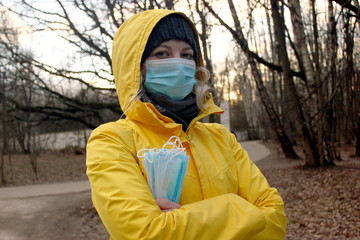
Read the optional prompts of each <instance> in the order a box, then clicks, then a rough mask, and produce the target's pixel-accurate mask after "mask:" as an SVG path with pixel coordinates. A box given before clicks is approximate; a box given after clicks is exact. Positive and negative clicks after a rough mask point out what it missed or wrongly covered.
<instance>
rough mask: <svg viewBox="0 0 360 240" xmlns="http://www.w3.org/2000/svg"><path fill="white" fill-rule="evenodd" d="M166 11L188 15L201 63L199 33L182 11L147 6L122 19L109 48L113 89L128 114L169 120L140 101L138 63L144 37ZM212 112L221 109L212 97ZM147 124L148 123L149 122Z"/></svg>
mask: <svg viewBox="0 0 360 240" xmlns="http://www.w3.org/2000/svg"><path fill="white" fill-rule="evenodd" d="M169 14H179V15H181V16H183V17H184V18H185V19H187V20H188V21H189V23H190V25H191V26H192V28H193V30H194V33H195V36H196V43H197V50H198V53H199V54H198V59H197V60H198V61H197V62H198V66H203V60H202V55H201V49H200V44H199V39H198V33H197V31H196V28H195V26H194V24H193V23H192V22H191V21H190V19H188V18H187V17H186V16H185V15H184V14H183V13H181V12H175V11H171V10H163V9H161V10H160V9H157V10H148V11H144V12H141V13H138V14H135V15H133V16H132V17H131V18H129V19H128V20H127V21H126V22H125V23H123V24H122V25H121V26H120V28H119V30H118V31H117V32H116V34H115V36H114V42H113V50H112V68H113V74H114V78H115V86H116V92H117V95H118V98H119V101H120V106H121V109H122V110H123V112H124V113H125V115H126V116H127V118H131V119H136V120H139V119H146V121H147V122H148V123H149V122H150V121H149V117H150V119H151V118H154V117H155V119H157V120H160V121H165V122H171V120H170V119H169V118H167V117H165V116H163V115H161V114H160V113H159V112H158V111H157V110H156V109H155V107H154V106H153V105H152V104H151V103H145V102H141V101H140V100H139V98H138V92H139V88H140V64H141V57H142V54H143V52H144V49H145V46H146V43H147V40H148V38H149V36H150V34H151V32H152V30H153V28H154V27H155V25H156V24H157V23H158V22H159V21H160V20H161V19H162V18H164V17H165V16H167V15H169ZM208 103H209V104H208V105H209V107H208V108H207V109H209V108H217V110H215V109H213V110H212V111H211V112H209V113H207V115H208V114H211V113H215V112H219V111H221V109H220V108H218V107H217V106H216V105H215V104H214V102H213V101H212V99H210V100H209V101H208ZM149 124H150V123H149Z"/></svg>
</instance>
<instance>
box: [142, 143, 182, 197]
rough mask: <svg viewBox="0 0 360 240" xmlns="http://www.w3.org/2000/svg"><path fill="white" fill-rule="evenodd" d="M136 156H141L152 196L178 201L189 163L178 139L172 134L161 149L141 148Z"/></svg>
mask: <svg viewBox="0 0 360 240" xmlns="http://www.w3.org/2000/svg"><path fill="white" fill-rule="evenodd" d="M169 147H170V148H169ZM137 156H138V157H139V158H143V160H142V162H143V165H144V168H145V171H146V175H147V181H148V184H149V186H150V189H151V192H152V194H153V195H154V198H155V199H159V198H167V199H169V200H170V201H172V202H176V203H178V202H179V200H180V195H181V191H182V187H183V183H184V177H185V174H186V171H187V167H188V165H189V156H187V155H186V152H185V148H183V146H182V143H181V141H180V139H179V138H178V137H176V136H172V137H171V138H170V139H169V140H168V141H167V142H166V143H165V144H164V145H163V147H162V148H161V149H157V148H153V149H142V150H140V151H138V153H137Z"/></svg>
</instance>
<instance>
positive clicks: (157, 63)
mask: <svg viewBox="0 0 360 240" xmlns="http://www.w3.org/2000/svg"><path fill="white" fill-rule="evenodd" d="M112 60H113V72H114V77H115V83H116V90H117V94H118V97H119V101H120V104H121V107H122V109H123V111H124V113H125V115H126V118H125V119H120V120H118V121H116V122H111V123H107V124H104V125H102V126H100V127H98V128H97V129H95V130H94V131H93V133H92V134H91V137H90V139H89V142H88V146H87V174H88V177H89V180H90V183H91V189H92V200H93V203H94V206H95V208H96V210H97V211H98V213H99V215H100V218H101V220H102V221H103V223H104V225H105V227H106V229H107V230H108V232H109V233H110V236H111V239H206V240H208V239H247V240H248V239H266V240H269V239H283V238H284V236H285V227H286V217H285V214H284V206H283V202H282V199H281V197H280V196H279V194H278V193H277V191H276V189H274V188H270V187H269V185H268V183H267V181H266V179H265V177H264V176H263V175H262V174H261V172H260V171H259V169H258V168H257V167H256V166H255V165H254V164H253V163H252V162H251V161H250V159H249V157H248V155H247V153H246V151H245V150H244V149H243V148H242V147H241V145H240V144H239V143H238V142H237V141H236V139H235V137H234V135H233V134H231V133H229V131H228V130H227V129H226V128H225V127H224V126H222V125H219V124H209V123H201V122H199V121H198V120H199V119H201V118H203V117H205V116H208V115H210V114H220V113H222V110H221V109H220V108H219V107H217V106H216V105H215V104H214V102H213V100H212V98H211V96H210V95H209V94H208V87H207V86H206V84H205V81H206V74H203V72H202V73H197V74H196V76H197V78H198V80H194V72H195V69H194V67H195V64H196V66H197V67H198V68H199V67H201V66H203V61H202V56H201V53H200V47H199V42H198V35H197V32H196V30H195V26H194V24H193V23H191V21H190V20H189V19H188V18H186V16H185V15H183V14H182V13H179V12H173V11H169V10H150V11H146V12H142V13H139V14H136V15H134V16H133V17H131V18H130V19H129V20H128V21H126V22H125V23H124V24H122V26H121V27H120V29H119V30H118V32H117V33H116V35H115V38H114V45H113V56H112ZM157 81H159V82H161V84H157ZM194 85H195V86H194ZM171 136H177V137H178V138H179V139H180V140H181V141H182V144H183V146H184V147H185V148H186V153H187V155H188V156H190V160H189V166H188V170H187V172H186V176H185V180H184V184H183V190H182V193H181V197H180V201H179V204H177V203H173V202H171V201H169V200H167V199H157V200H155V199H154V197H153V195H152V193H151V191H150V189H149V186H148V183H147V181H146V177H145V176H146V173H145V170H144V166H143V164H142V162H141V160H139V159H138V158H137V152H138V151H139V150H141V149H149V148H161V147H162V146H163V144H164V143H165V142H166V141H167V140H168V139H169V138H170V137H171Z"/></svg>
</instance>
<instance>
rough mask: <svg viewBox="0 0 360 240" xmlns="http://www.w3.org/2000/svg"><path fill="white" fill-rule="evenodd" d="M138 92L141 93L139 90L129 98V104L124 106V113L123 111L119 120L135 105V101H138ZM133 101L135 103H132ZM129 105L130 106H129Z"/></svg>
mask: <svg viewBox="0 0 360 240" xmlns="http://www.w3.org/2000/svg"><path fill="white" fill-rule="evenodd" d="M140 92H141V89H139V91H138V92H137V93H136V94H135V95H134V96H132V97H131V98H130V100H129V102H128V103H127V104H126V105H125V109H124V111H123V114H121V116H120V119H121V118H122V117H123V116H124V115H125V113H126V112H127V111H129V110H130V108H132V107H133V106H134V105H135V103H136V102H137V101H139V97H138V96H139V94H140ZM135 98H136V100H135ZM134 100H135V101H134ZM129 105H130V106H129Z"/></svg>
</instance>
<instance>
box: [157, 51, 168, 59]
mask: <svg viewBox="0 0 360 240" xmlns="http://www.w3.org/2000/svg"><path fill="white" fill-rule="evenodd" d="M154 56H156V57H158V58H166V57H168V56H169V54H168V53H167V52H166V51H163V50H160V51H157V52H155V53H154Z"/></svg>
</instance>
